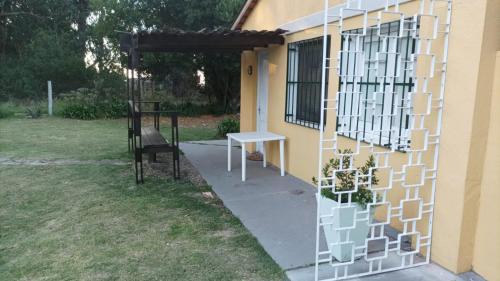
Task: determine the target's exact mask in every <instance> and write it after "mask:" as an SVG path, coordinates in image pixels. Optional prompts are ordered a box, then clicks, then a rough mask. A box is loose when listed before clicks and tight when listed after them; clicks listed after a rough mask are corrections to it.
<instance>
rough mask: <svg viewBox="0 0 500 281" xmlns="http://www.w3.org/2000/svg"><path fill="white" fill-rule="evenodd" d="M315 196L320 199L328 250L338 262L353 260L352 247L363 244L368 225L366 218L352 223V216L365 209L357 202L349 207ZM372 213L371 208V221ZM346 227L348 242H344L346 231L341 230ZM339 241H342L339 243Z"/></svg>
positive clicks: (368, 229)
mask: <svg viewBox="0 0 500 281" xmlns="http://www.w3.org/2000/svg"><path fill="white" fill-rule="evenodd" d="M316 198H317V199H318V200H319V201H320V202H318V203H319V204H320V210H319V212H320V216H321V223H322V224H323V231H324V234H325V238H326V242H327V244H328V250H329V251H330V253H331V254H332V256H333V257H335V259H337V260H338V261H339V262H349V261H354V259H353V258H352V257H353V256H352V255H353V252H354V250H353V249H354V248H353V247H360V246H364V245H365V240H366V237H367V236H368V233H369V232H370V227H369V226H368V220H363V221H356V223H355V224H354V220H353V216H354V215H355V214H356V213H357V212H363V211H365V210H366V209H365V208H363V207H361V206H360V205H359V204H358V203H351V207H347V206H348V204H347V203H344V204H339V203H338V202H337V201H335V200H332V199H330V198H327V197H324V196H319V198H318V195H317V194H316ZM374 215H375V212H374V210H373V211H372V212H371V213H370V214H369V221H372V219H373V217H374ZM324 224H326V225H324ZM352 227H354V228H352ZM346 228H351V230H350V233H349V242H345V241H346V238H347V232H348V231H347V230H341V229H346ZM339 241H343V242H341V243H339Z"/></svg>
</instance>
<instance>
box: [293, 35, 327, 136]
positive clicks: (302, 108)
mask: <svg viewBox="0 0 500 281" xmlns="http://www.w3.org/2000/svg"><path fill="white" fill-rule="evenodd" d="M327 41H328V42H327V44H328V46H327V50H328V53H329V52H330V37H328V40H327ZM328 56H329V55H328ZM322 63H323V37H318V38H313V39H309V40H304V41H299V42H294V43H290V44H288V71H287V83H286V84H287V91H286V103H285V104H286V108H285V121H286V122H288V123H293V124H298V125H301V126H305V127H309V128H314V129H319V123H320V118H321V72H322ZM326 77H327V79H328V73H327V74H326ZM327 83H328V82H327ZM325 94H326V95H327V93H325Z"/></svg>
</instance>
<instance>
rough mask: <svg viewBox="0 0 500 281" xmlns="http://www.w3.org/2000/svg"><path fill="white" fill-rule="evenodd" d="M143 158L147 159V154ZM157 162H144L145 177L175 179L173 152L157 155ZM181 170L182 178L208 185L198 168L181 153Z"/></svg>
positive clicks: (200, 184)
mask: <svg viewBox="0 0 500 281" xmlns="http://www.w3.org/2000/svg"><path fill="white" fill-rule="evenodd" d="M143 159H147V155H144V158H143ZM156 160H157V161H156V162H154V163H148V162H147V161H145V162H144V177H148V176H156V177H160V178H165V179H173V177H174V171H173V165H172V163H173V161H172V154H171V153H161V154H157V155H156ZM179 162H180V170H181V180H186V181H189V182H191V183H192V184H194V185H195V186H198V187H201V186H207V185H208V184H207V182H206V181H205V179H204V178H203V177H202V176H201V175H200V173H199V172H198V170H197V169H196V168H195V167H194V166H193V165H192V164H191V163H190V162H189V160H188V159H187V158H186V157H185V156H184V155H183V154H181V155H180V159H179Z"/></svg>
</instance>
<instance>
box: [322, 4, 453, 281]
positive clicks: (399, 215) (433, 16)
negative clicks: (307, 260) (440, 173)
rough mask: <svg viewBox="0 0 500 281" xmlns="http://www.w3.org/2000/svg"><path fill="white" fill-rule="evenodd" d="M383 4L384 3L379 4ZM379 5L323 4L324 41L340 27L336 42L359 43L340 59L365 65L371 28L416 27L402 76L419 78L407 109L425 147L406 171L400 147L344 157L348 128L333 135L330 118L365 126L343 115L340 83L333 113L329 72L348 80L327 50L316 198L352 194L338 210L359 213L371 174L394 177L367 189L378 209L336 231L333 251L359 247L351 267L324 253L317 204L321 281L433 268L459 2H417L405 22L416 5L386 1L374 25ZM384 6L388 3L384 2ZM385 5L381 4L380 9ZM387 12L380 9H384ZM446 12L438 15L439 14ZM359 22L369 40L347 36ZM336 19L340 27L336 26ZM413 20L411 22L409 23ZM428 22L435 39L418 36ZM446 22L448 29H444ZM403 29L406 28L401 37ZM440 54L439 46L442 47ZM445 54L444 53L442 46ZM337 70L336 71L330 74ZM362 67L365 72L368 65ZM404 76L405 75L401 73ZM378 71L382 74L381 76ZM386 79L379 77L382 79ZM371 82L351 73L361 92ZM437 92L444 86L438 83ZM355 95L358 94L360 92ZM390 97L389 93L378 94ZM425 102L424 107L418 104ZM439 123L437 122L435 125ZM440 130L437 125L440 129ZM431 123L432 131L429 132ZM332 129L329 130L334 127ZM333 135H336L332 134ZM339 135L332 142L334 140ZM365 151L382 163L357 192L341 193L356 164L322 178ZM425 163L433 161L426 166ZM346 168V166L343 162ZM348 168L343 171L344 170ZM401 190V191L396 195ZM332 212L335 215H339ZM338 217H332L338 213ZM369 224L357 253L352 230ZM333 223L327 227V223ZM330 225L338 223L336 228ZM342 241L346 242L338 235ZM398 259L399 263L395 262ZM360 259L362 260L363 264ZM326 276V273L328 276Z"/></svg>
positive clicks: (410, 151)
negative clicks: (390, 22) (391, 22)
mask: <svg viewBox="0 0 500 281" xmlns="http://www.w3.org/2000/svg"><path fill="white" fill-rule="evenodd" d="M377 1H378V0H377ZM377 1H373V0H346V1H345V3H344V4H341V5H337V6H335V7H333V8H332V7H330V6H329V0H324V2H325V8H324V13H323V33H324V41H323V42H327V36H329V35H331V34H332V32H331V30H330V29H331V27H332V26H333V24H332V21H337V22H338V24H337V33H338V34H337V35H338V36H333V37H332V40H335V39H334V38H338V37H339V36H353V37H354V38H353V39H355V40H356V44H355V45H356V48H355V49H354V51H353V50H348V49H346V48H345V47H344V46H341V48H340V51H339V57H340V55H341V54H342V52H350V53H351V54H352V55H356V56H357V57H359V59H361V60H365V56H364V50H363V47H364V46H363V45H362V44H359V40H360V37H361V36H363V35H365V34H366V30H367V29H369V28H378V29H380V27H381V22H382V21H383V17H384V15H386V16H388V17H393V18H397V19H398V20H400V21H401V25H400V26H401V27H404V24H405V22H408V21H411V22H412V23H413V24H412V28H411V29H410V30H407V31H410V33H411V35H412V37H413V39H414V40H415V52H414V55H412V57H411V61H409V62H407V63H408V64H409V67H408V68H407V69H403V70H401V71H402V72H403V71H404V72H406V74H407V75H410V77H412V79H413V82H414V87H413V89H412V91H411V92H410V93H408V95H407V96H406V97H405V99H406V101H407V105H405V106H406V107H407V108H406V109H408V111H409V128H408V131H409V133H408V136H407V137H408V139H409V140H411V139H412V138H417V137H418V136H420V137H422V142H423V143H422V145H420V146H417V144H416V143H415V144H414V143H412V144H410V145H409V147H408V148H407V149H405V152H406V153H405V154H404V155H405V156H406V158H407V161H406V163H405V164H403V165H401V166H392V165H391V163H392V162H391V161H390V158H391V155H393V154H395V153H400V152H396V148H395V146H394V144H395V143H396V141H394V140H393V141H391V143H392V144H393V145H392V147H391V148H387V149H385V150H384V149H375V146H374V144H373V142H371V143H364V142H363V143H362V142H360V141H359V140H357V141H356V140H353V141H354V142H356V146H355V149H353V152H352V153H348V154H341V153H340V152H339V149H342V147H339V137H340V134H339V133H342V132H343V131H344V128H343V126H340V127H339V131H335V132H328V131H325V122H324V121H325V116H326V115H327V114H328V116H329V118H330V120H329V122H330V123H331V122H334V120H335V119H334V117H335V116H336V117H337V118H338V119H339V122H340V123H342V122H343V121H342V120H345V119H349V120H356V119H357V118H360V116H359V115H340V111H339V110H338V107H339V96H340V94H341V93H342V92H343V91H347V85H345V83H347V82H343V81H342V79H340V80H341V81H340V83H341V85H340V87H339V92H338V93H337V94H336V96H335V106H332V100H333V99H329V98H328V97H325V94H326V93H327V89H326V87H327V83H326V79H327V77H326V75H327V73H328V72H327V68H332V69H335V68H336V69H337V76H343V75H348V74H347V73H346V72H343V71H342V67H341V66H340V65H339V61H338V60H337V66H334V65H333V63H334V62H335V59H331V58H329V57H327V45H326V44H324V48H323V71H322V95H321V96H322V102H321V119H320V141H319V161H318V179H319V180H318V186H317V187H318V190H317V195H318V197H317V198H320V197H321V191H322V190H323V189H330V190H332V191H333V192H334V193H336V194H341V193H346V194H348V203H345V204H341V205H339V207H335V208H334V209H337V208H353V206H354V205H353V203H352V201H351V198H352V193H354V192H356V190H357V189H358V188H360V186H358V185H359V178H362V177H371V170H372V169H377V170H378V171H379V172H381V171H384V172H386V174H387V175H388V182H387V185H386V186H372V184H371V181H368V183H364V185H366V186H363V187H364V188H367V189H369V190H371V191H372V192H373V194H374V196H373V198H374V200H373V202H370V203H369V204H368V206H367V208H368V209H367V210H364V211H359V210H358V211H355V212H354V214H355V215H354V217H353V222H352V225H351V226H348V227H343V228H339V229H337V230H336V231H338V232H341V233H344V234H345V235H344V236H343V237H345V239H344V238H340V241H337V242H335V243H333V244H332V245H331V246H345V245H351V247H352V258H351V260H349V261H346V262H338V261H336V260H332V253H331V252H330V251H329V250H328V249H327V250H322V249H320V244H321V243H320V237H321V235H320V233H321V231H322V227H323V226H325V225H326V224H327V223H324V222H323V220H322V219H323V218H324V217H322V216H321V215H320V210H321V206H320V205H321V200H318V202H317V203H318V204H317V217H316V220H317V221H316V223H317V228H316V232H317V234H316V268H315V280H316V281H317V280H343V279H348V278H353V277H361V276H366V275H372V274H377V273H382V272H388V271H394V270H400V269H405V268H411V267H415V266H420V265H424V264H428V263H429V262H430V250H431V238H432V220H433V211H434V197H435V190H436V177H437V164H438V158H439V146H440V135H441V123H442V114H443V99H444V92H445V84H446V67H447V59H448V42H449V32H450V26H451V8H452V0H414V1H416V2H419V7H418V11H414V14H405V13H404V12H402V9H400V8H401V5H402V4H403V3H406V2H409V1H408V0H384V1H383V2H385V5H384V4H382V6H381V8H382V9H383V11H379V12H378V16H377V17H376V18H375V22H376V23H375V24H369V21H370V20H371V18H370V13H371V12H373V11H374V7H373V5H374V3H375V2H377ZM381 1H382V0H381ZM381 1H378V2H381ZM378 5H380V3H379V4H378ZM438 5H439V7H438ZM437 8H439V9H440V13H439V14H438V13H437ZM353 16H358V17H362V23H363V26H362V28H363V31H364V32H362V33H363V34H356V35H353V34H349V33H348V30H346V29H345V24H344V20H345V19H346V18H348V17H353ZM333 19H335V20H333ZM408 19H410V20H408ZM423 20H425V21H427V22H428V24H427V26H428V27H432V28H427V29H430V32H428V33H427V34H426V33H423V32H421V30H420V29H418V27H417V26H418V24H419V23H420V21H423ZM441 22H442V24H441ZM402 29H403V28H401V30H402ZM377 35H378V36H379V37H380V38H381V39H382V40H383V41H384V45H385V44H389V42H388V39H389V38H388V37H387V36H386V38H384V37H383V36H382V35H381V33H380V32H377ZM403 36H404V35H403V32H400V34H398V35H391V36H389V37H391V38H393V39H394V38H395V39H398V38H401V37H403ZM434 41H438V43H439V44H442V46H443V47H442V48H440V49H437V48H433V42H434ZM435 46H438V44H435ZM439 46H441V45H439ZM380 54H383V55H386V56H389V55H390V56H392V57H393V58H394V61H395V62H394V63H395V64H400V63H401V54H400V53H399V52H398V50H397V48H396V49H395V48H392V49H391V51H390V53H382V52H381V53H380ZM328 65H330V67H327V66H328ZM361 65H364V63H362V64H361ZM398 69H399V67H398ZM375 71H376V69H375ZM380 74H381V73H379V72H377V75H378V76H379V75H380ZM363 75H365V71H364V69H363V71H359V72H356V73H352V74H351V76H349V78H351V79H352V81H354V82H353V83H354V85H357V83H359V81H360V77H362V76H363ZM399 75H401V73H399V72H398V73H390V74H389V75H387V73H385V74H383V75H382V77H380V78H383V79H385V80H386V81H388V83H390V84H391V85H392V83H394V82H395V78H396V77H398V76H399ZM433 81H437V82H438V83H440V84H439V93H433V92H431V90H430V89H429V85H430V83H431V82H433ZM434 84H437V83H434ZM354 88H355V87H353V89H354ZM379 94H384V93H379ZM373 99H376V93H373ZM417 100H418V101H419V106H417V105H416V104H415V105H414V104H413V103H414V102H416V101H417ZM431 115H432V118H431V117H430V116H431ZM433 122H435V123H433ZM429 123H431V124H429ZM329 128H330V127H329ZM330 130H331V129H330ZM332 133H333V136H331V134H332ZM361 149H364V150H365V151H366V150H367V151H370V152H371V154H372V155H374V158H375V165H376V167H374V168H372V169H370V174H369V175H362V174H359V172H357V173H356V184H355V188H354V189H353V190H350V191H343V192H337V191H336V190H335V180H336V173H339V172H349V171H355V170H356V168H355V167H353V165H352V163H353V162H354V161H351V167H348V168H347V169H340V170H336V171H333V173H332V175H329V176H326V177H325V176H323V174H322V167H323V164H324V163H325V162H326V160H328V158H330V157H332V156H334V157H336V158H340V159H342V157H343V156H346V157H348V158H349V159H351V160H352V159H354V157H355V156H357V155H358V154H360V151H361ZM424 158H425V159H431V160H430V161H426V160H424ZM341 161H342V160H341ZM342 166H343V165H342V162H341V164H340V167H342ZM395 184H398V185H399V186H400V188H402V193H403V194H404V196H403V198H401V200H400V202H399V204H393V203H391V202H390V201H389V200H388V198H389V196H388V195H389V192H391V190H392V189H393V185H395ZM394 188H395V187H394ZM423 188H430V193H431V194H430V199H429V198H424V196H423V192H421V189H423ZM376 194H378V195H379V196H380V197H379V198H381V200H379V199H377V196H376ZM380 206H385V207H386V208H387V214H386V217H385V220H382V221H371V219H370V215H369V214H370V211H371V210H372V209H373V208H376V207H380ZM407 208H412V209H413V210H416V211H415V213H414V214H412V216H408V212H405V210H407ZM332 211H333V210H332ZM332 213H333V212H332ZM424 216H427V220H426V221H425V222H428V225H427V226H426V227H427V231H426V232H425V233H421V232H420V228H417V223H418V222H422V220H423V217H424ZM367 219H368V225H369V226H370V234H369V236H368V238H367V239H366V240H365V244H364V246H358V247H355V246H354V242H353V241H350V240H349V236H350V232H351V230H352V229H353V227H354V226H355V225H356V224H357V223H359V222H361V221H366V220H367ZM393 219H395V220H399V222H400V224H401V225H402V231H401V233H399V234H398V237H397V239H396V240H395V241H390V240H389V238H388V237H387V236H386V235H385V233H384V227H386V226H388V225H389V224H390V223H391V220H393ZM325 221H327V220H325ZM330 221H331V220H330ZM339 236H342V235H339ZM405 241H412V242H413V243H412V247H411V249H402V245H403V243H404V242H405ZM373 242H379V243H380V242H382V243H384V247H383V251H381V254H380V255H378V256H376V257H369V256H368V247H369V244H370V243H373ZM420 253H422V254H423V256H424V257H420V256H419V254H420ZM391 257H392V258H391ZM356 258H363V259H361V260H357V259H356ZM389 259H392V261H391V263H386V261H388V260H389ZM394 259H396V260H399V262H397V263H394ZM323 264H324V265H329V266H330V267H329V268H330V269H331V270H330V271H326V272H327V273H328V276H327V277H325V276H323V275H324V274H322V276H321V278H322V279H320V276H319V267H320V265H321V266H323ZM322 271H323V269H322Z"/></svg>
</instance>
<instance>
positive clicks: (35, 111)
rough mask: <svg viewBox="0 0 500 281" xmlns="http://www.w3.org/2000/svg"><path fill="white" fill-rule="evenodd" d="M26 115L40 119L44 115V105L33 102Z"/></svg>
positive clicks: (27, 108)
mask: <svg viewBox="0 0 500 281" xmlns="http://www.w3.org/2000/svg"><path fill="white" fill-rule="evenodd" d="M25 113H26V117H29V118H31V119H38V118H40V117H42V107H41V105H40V104H39V103H33V104H32V105H31V106H28V107H26V109H25Z"/></svg>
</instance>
